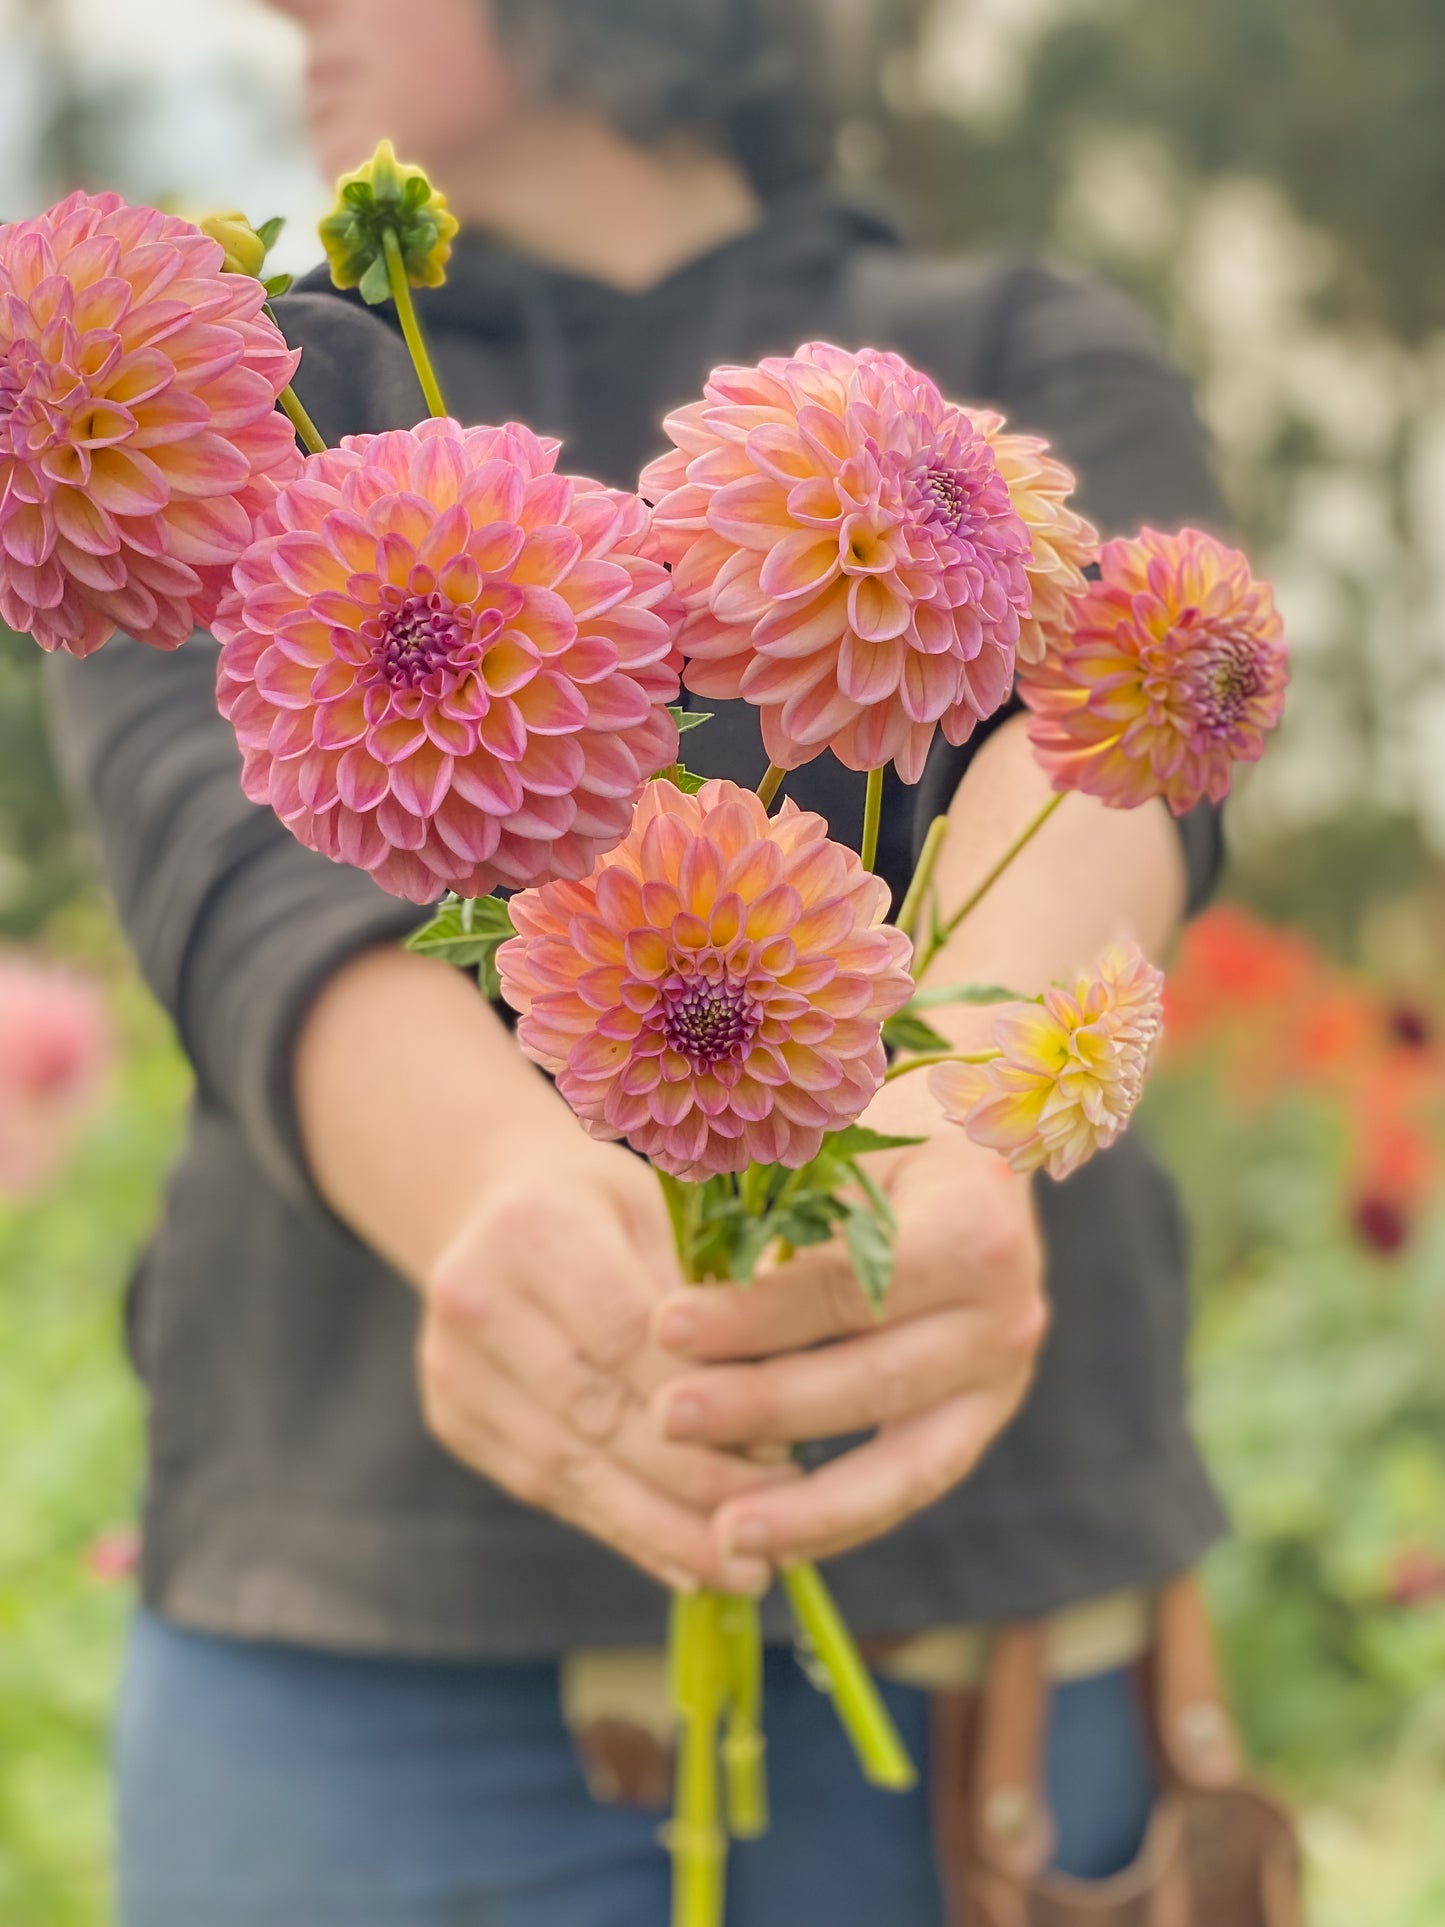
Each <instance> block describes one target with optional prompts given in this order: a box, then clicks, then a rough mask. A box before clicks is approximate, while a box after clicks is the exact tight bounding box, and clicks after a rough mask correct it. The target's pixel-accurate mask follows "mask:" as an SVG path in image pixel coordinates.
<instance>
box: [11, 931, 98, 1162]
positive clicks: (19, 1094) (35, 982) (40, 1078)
mask: <svg viewBox="0 0 1445 1927" xmlns="http://www.w3.org/2000/svg"><path fill="white" fill-rule="evenodd" d="M113 1054H114V1043H113V1039H112V1036H111V1029H110V1024H109V1021H108V1019H107V1016H106V1011H105V1005H104V1001H103V999H102V996H101V993H100V990H99V988H98V986H97V985H95V984H93V983H91V982H90V981H89V980H88V979H86V978H84V977H81V976H78V975H76V974H74V973H73V972H71V971H68V970H64V969H61V968H58V967H57V966H55V965H52V964H41V963H36V962H35V961H33V960H32V959H31V958H28V957H26V956H24V955H22V954H20V953H19V952H10V953H0V1193H5V1194H8V1195H10V1196H12V1197H23V1196H25V1195H27V1194H29V1193H30V1192H33V1191H36V1190H38V1189H40V1187H41V1186H42V1185H44V1184H45V1183H46V1181H47V1180H48V1179H49V1178H50V1177H52V1176H53V1175H54V1173H55V1172H56V1170H57V1169H58V1168H59V1166H60V1164H61V1162H62V1160H63V1159H64V1157H65V1153H66V1152H67V1150H68V1149H69V1147H70V1143H71V1140H72V1138H73V1137H74V1135H75V1133H76V1132H77V1130H78V1129H79V1128H80V1127H81V1126H82V1125H83V1124H84V1123H85V1122H86V1120H87V1119H88V1118H89V1116H90V1115H91V1113H92V1111H93V1110H94V1109H95V1107H96V1105H97V1104H98V1103H99V1102H100V1099H101V1097H102V1095H103V1093H104V1089H105V1080H106V1074H107V1072H108V1071H109V1069H110V1064H111V1060H112V1057H113Z"/></svg>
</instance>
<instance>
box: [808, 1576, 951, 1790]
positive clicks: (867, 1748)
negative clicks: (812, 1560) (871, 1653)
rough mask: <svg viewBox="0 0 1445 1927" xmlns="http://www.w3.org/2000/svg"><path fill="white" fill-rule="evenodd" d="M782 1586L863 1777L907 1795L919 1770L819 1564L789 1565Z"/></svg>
mask: <svg viewBox="0 0 1445 1927" xmlns="http://www.w3.org/2000/svg"><path fill="white" fill-rule="evenodd" d="M783 1586H784V1588H785V1590H786V1592H787V1595H788V1600H789V1603H790V1604H791V1606H792V1608H793V1616H794V1618H795V1619H796V1620H797V1622H798V1625H799V1627H800V1629H801V1630H802V1632H803V1633H804V1634H805V1635H806V1637H807V1640H808V1642H809V1644H810V1645H811V1647H812V1649H813V1651H814V1653H815V1654H816V1655H817V1658H818V1661H819V1664H820V1665H821V1666H822V1668H823V1671H824V1672H825V1673H826V1674H827V1677H828V1692H829V1696H830V1698H831V1699H832V1701H833V1705H834V1708H835V1710H836V1711H837V1714H838V1718H839V1720H840V1721H841V1722H842V1725H843V1730H844V1731H845V1732H846V1733H847V1735H848V1738H849V1739H850V1740H851V1741H852V1742H853V1750H854V1752H855V1753H856V1754H857V1755H858V1762H859V1765H860V1766H861V1767H862V1769H863V1775H864V1778H865V1779H867V1780H870V1781H871V1782H872V1784H873V1785H874V1786H881V1787H887V1788H889V1789H890V1790H891V1791H893V1792H895V1793H906V1792H907V1791H908V1790H909V1788H910V1787H913V1786H916V1785H917V1784H918V1772H917V1769H916V1768H915V1767H914V1764H913V1762H912V1760H910V1759H909V1757H908V1750H907V1748H906V1747H905V1746H904V1744H903V1741H902V1740H901V1739H900V1738H899V1735H898V1729H897V1727H896V1726H895V1725H894V1724H893V1718H892V1715H891V1714H890V1713H889V1711H888V1708H887V1707H886V1706H885V1705H884V1703H883V1695H882V1694H881V1693H880V1692H879V1691H878V1687H877V1684H876V1682H875V1681H874V1679H873V1676H872V1674H871V1673H870V1672H869V1671H868V1668H867V1667H866V1666H865V1665H864V1664H863V1655H862V1654H861V1653H860V1652H859V1651H858V1646H857V1642H856V1641H855V1640H854V1638H853V1635H852V1633H850V1632H849V1630H848V1628H847V1625H846V1624H845V1622H844V1620H843V1616H842V1614H841V1613H840V1612H839V1611H838V1608H837V1606H836V1605H835V1603H834V1600H833V1595H832V1594H831V1593H830V1592H829V1590H828V1588H827V1586H826V1585H825V1584H824V1583H823V1576H822V1574H821V1573H820V1572H819V1571H818V1569H817V1567H816V1566H808V1565H804V1566H787V1567H785V1568H784V1569H783Z"/></svg>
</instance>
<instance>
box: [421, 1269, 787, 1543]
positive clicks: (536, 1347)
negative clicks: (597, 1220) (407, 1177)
mask: <svg viewBox="0 0 1445 1927" xmlns="http://www.w3.org/2000/svg"><path fill="white" fill-rule="evenodd" d="M430 1315H431V1317H432V1318H433V1319H434V1320H435V1321H436V1322H437V1326H438V1332H437V1335H436V1336H435V1337H434V1339H433V1341H432V1342H433V1356H434V1355H435V1351H436V1349H437V1348H438V1347H439V1346H440V1345H443V1344H444V1345H445V1346H446V1347H447V1348H449V1350H450V1351H452V1352H453V1353H454V1354H455V1356H452V1357H449V1358H448V1359H447V1362H446V1369H448V1370H449V1371H453V1372H456V1371H460V1370H467V1371H470V1373H471V1374H472V1377H473V1381H474V1384H475V1385H476V1387H477V1388H478V1391H477V1396H478V1397H480V1396H481V1392H480V1388H481V1387H482V1386H483V1385H484V1384H485V1383H486V1382H487V1380H488V1379H489V1377H490V1376H491V1375H492V1374H494V1373H500V1374H501V1375H502V1376H504V1377H506V1378H508V1379H509V1380H511V1381H512V1383H513V1384H515V1385H517V1386H518V1387H519V1388H520V1389H521V1390H522V1391H523V1392H524V1393H526V1395H527V1396H528V1397H529V1398H530V1399H531V1400H532V1401H533V1402H534V1403H535V1404H536V1405H538V1406H539V1407H540V1408H541V1409H542V1410H543V1411H544V1412H546V1413H547V1414H548V1415H549V1416H550V1417H551V1418H552V1419H554V1420H556V1422H557V1423H558V1424H559V1425H561V1426H563V1427H565V1428H566V1429H567V1430H569V1431H571V1432H573V1433H575V1434H576V1435H577V1436H578V1438H579V1439H580V1440H582V1441H583V1442H585V1443H586V1444H587V1445H590V1446H592V1447H594V1448H596V1449H597V1450H599V1451H604V1452H605V1453H606V1454H607V1455H608V1456H610V1457H612V1458H614V1459H616V1460H617V1461H618V1463H619V1464H621V1465H623V1466H626V1467H627V1468H628V1469H629V1470H630V1471H632V1472H634V1473H635V1474H636V1475H637V1476H638V1477H639V1478H642V1479H644V1480H645V1481H646V1482H647V1483H648V1484H651V1485H654V1486H656V1487H658V1489H659V1490H661V1491H663V1492H667V1493H670V1494H671V1495H672V1496H673V1497H674V1498H676V1499H679V1500H680V1501H682V1502H683V1503H684V1504H686V1505H690V1506H693V1507H697V1508H706V1509H709V1510H710V1509H711V1508H712V1507H714V1506H718V1505H721V1504H722V1503H723V1502H724V1501H725V1500H727V1499H731V1498H735V1497H737V1496H738V1495H739V1494H741V1493H744V1492H751V1491H755V1490H756V1489H757V1488H758V1487H759V1486H762V1485H767V1484H772V1483H776V1482H777V1481H778V1480H780V1479H785V1478H790V1477H797V1476H799V1475H798V1472H797V1468H796V1467H794V1466H790V1465H786V1464H784V1465H778V1464H773V1465H762V1464H756V1463H753V1462H750V1461H749V1460H746V1459H743V1458H740V1457H738V1456H737V1455H736V1454H735V1453H732V1452H723V1451H717V1450H714V1449H713V1448H712V1447H710V1446H708V1445H705V1444H692V1445H688V1444H678V1443H673V1442H669V1441H668V1440H666V1439H664V1438H663V1437H662V1436H661V1435H660V1434H659V1431H658V1427H657V1424H656V1422H655V1420H654V1419H653V1417H652V1415H651V1413H650V1412H649V1410H648V1408H647V1407H646V1406H645V1405H643V1404H642V1403H640V1402H639V1401H638V1400H637V1399H636V1398H634V1397H633V1395H632V1393H631V1391H630V1389H629V1388H628V1386H627V1385H626V1383H625V1382H624V1381H623V1380H622V1379H621V1378H619V1377H616V1376H615V1375H613V1374H611V1373H606V1372H602V1371H599V1370H598V1369H597V1368H596V1367H595V1366H593V1365H591V1364H589V1363H588V1362H587V1360H586V1359H584V1358H582V1357H581V1356H580V1354H579V1353H578V1352H577V1351H576V1349H575V1348H574V1346H573V1344H572V1341H571V1339H570V1337H569V1336H568V1334H567V1333H566V1332H565V1331H563V1329H562V1328H561V1326H560V1325H558V1324H557V1323H556V1322H555V1320H554V1319H552V1318H551V1317H550V1316H549V1315H548V1314H547V1313H546V1312H545V1311H544V1310H543V1309H542V1308H541V1307H540V1306H539V1305H537V1304H536V1303H535V1302H534V1301H533V1300H531V1299H529V1298H527V1297H525V1296H523V1295H522V1294H521V1293H520V1292H518V1293H516V1294H514V1295H512V1296H510V1297H506V1296H503V1295H501V1294H497V1295H496V1296H484V1297H477V1298H474V1299H471V1300H469V1301H468V1303H467V1305H466V1307H465V1308H464V1309H463V1310H462V1311H460V1312H457V1311H450V1312H449V1311H448V1310H446V1309H443V1308H438V1307H433V1309H432V1312H431V1314H430ZM442 1333H445V1338H444V1339H443V1338H442V1337H441V1334H442Z"/></svg>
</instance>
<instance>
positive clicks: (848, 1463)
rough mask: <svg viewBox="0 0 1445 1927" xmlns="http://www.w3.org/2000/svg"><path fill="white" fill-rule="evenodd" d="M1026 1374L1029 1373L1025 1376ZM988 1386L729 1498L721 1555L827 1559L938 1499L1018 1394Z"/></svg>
mask: <svg viewBox="0 0 1445 1927" xmlns="http://www.w3.org/2000/svg"><path fill="white" fill-rule="evenodd" d="M1024 1383H1026V1381H1024ZM1024 1383H1020V1384H1019V1385H1018V1386H1017V1387H1016V1388H1010V1391H1009V1393H1008V1394H1003V1393H1000V1392H998V1391H994V1390H991V1391H989V1392H987V1393H975V1394H970V1395H968V1396H965V1397H962V1398H957V1399H951V1400H950V1401H949V1402H948V1403H947V1404H944V1405H939V1406H935V1407H934V1409H933V1410H932V1411H930V1412H924V1413H922V1414H920V1415H919V1416H918V1417H916V1418H912V1419H907V1420H905V1421H904V1422H903V1423H902V1424H900V1425H896V1426H891V1427H889V1429H888V1430H887V1431H886V1432H880V1433H879V1434H878V1436H877V1437H876V1438H874V1439H871V1440H870V1441H869V1442H868V1443H867V1444H866V1445H860V1446H858V1447H857V1448H856V1450H854V1451H851V1452H845V1453H844V1454H843V1456H842V1457H841V1458H837V1459H834V1460H832V1461H830V1463H829V1464H827V1465H825V1466H823V1467H822V1468H821V1469H820V1470H818V1471H816V1472H811V1473H809V1474H808V1476H807V1478H805V1479H802V1480H800V1481H799V1482H798V1483H797V1484H796V1485H790V1486H786V1487H780V1488H779V1489H778V1490H777V1491H773V1492H764V1493H758V1494H754V1495H751V1496H749V1497H748V1498H746V1499H736V1500H733V1501H732V1502H731V1503H730V1504H728V1505H726V1506H724V1507H723V1508H722V1510H721V1511H720V1512H719V1513H718V1514H717V1516H716V1520H715V1526H714V1530H715V1532H716V1535H717V1541H718V1552H719V1556H720V1557H724V1558H726V1557H732V1558H766V1559H768V1560H770V1561H772V1562H774V1563H776V1564H779V1565H787V1564H790V1563H795V1562H797V1561H799V1560H804V1559H826V1558H830V1557H831V1556H832V1555H833V1554H835V1553H839V1552H846V1551H847V1550H848V1548H849V1547H851V1546H856V1545H862V1544H863V1543H864V1542H865V1541H866V1540H869V1539H875V1538H877V1537H878V1536H879V1535H880V1534H881V1533H884V1532H887V1531H889V1530H890V1529H891V1528H892V1527H894V1526H896V1525H898V1524H900V1523H901V1522H902V1521H903V1520H904V1519H907V1518H910V1517H911V1516H912V1515H913V1514H914V1513H915V1512H921V1511H923V1510H924V1508H925V1507H927V1506H930V1505H932V1504H934V1503H935V1501H937V1500H938V1499H941V1498H942V1497H943V1495H944V1493H946V1492H948V1491H951V1490H952V1488H953V1487H954V1486H955V1485H957V1484H958V1483H959V1481H960V1480H961V1479H963V1478H965V1477H966V1476H967V1475H968V1474H969V1473H970V1472H971V1471H972V1470H973V1468H974V1466H975V1465H976V1464H977V1462H978V1460H979V1458H980V1456H981V1455H982V1453H983V1451H984V1449H985V1448H986V1446H987V1445H988V1444H989V1442H990V1441H991V1440H992V1439H993V1437H994V1435H995V1434H996V1433H997V1432H998V1431H999V1429H1000V1428H1001V1427H1002V1426H1003V1425H1004V1424H1005V1423H1006V1422H1007V1420H1008V1419H1009V1417H1010V1416H1011V1415H1012V1413H1013V1411H1014V1410H1015V1408H1016V1406H1017V1403H1018V1399H1019V1398H1020V1397H1022V1394H1023V1390H1024Z"/></svg>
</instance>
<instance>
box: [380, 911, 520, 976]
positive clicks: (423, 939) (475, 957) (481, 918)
mask: <svg viewBox="0 0 1445 1927" xmlns="http://www.w3.org/2000/svg"><path fill="white" fill-rule="evenodd" d="M516 934H517V933H516V930H515V929H514V927H513V925H512V913H511V911H510V910H509V909H508V908H507V906H506V904H505V903H503V901H502V899H501V898H500V897H446V898H444V899H443V901H442V903H441V904H440V905H439V907H438V909H437V913H436V915H435V916H434V917H433V918H432V920H431V922H430V923H428V924H424V925H423V926H422V928H421V929H420V930H415V931H413V932H412V934H411V936H409V937H408V938H407V940H406V948H407V949H408V950H415V951H416V952H417V953H418V955H420V956H423V957H438V958H440V960H441V961H442V962H443V963H449V964H454V965H455V966H456V967H457V969H459V970H475V971H477V972H478V973H479V981H480V983H481V987H482V989H483V990H484V991H485V992H486V994H487V996H488V997H499V996H500V995H501V992H502V984H501V979H500V978H499V977H498V975H497V951H498V949H499V948H500V946H501V945H502V944H504V943H505V942H506V941H507V939H508V937H514V936H516Z"/></svg>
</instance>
